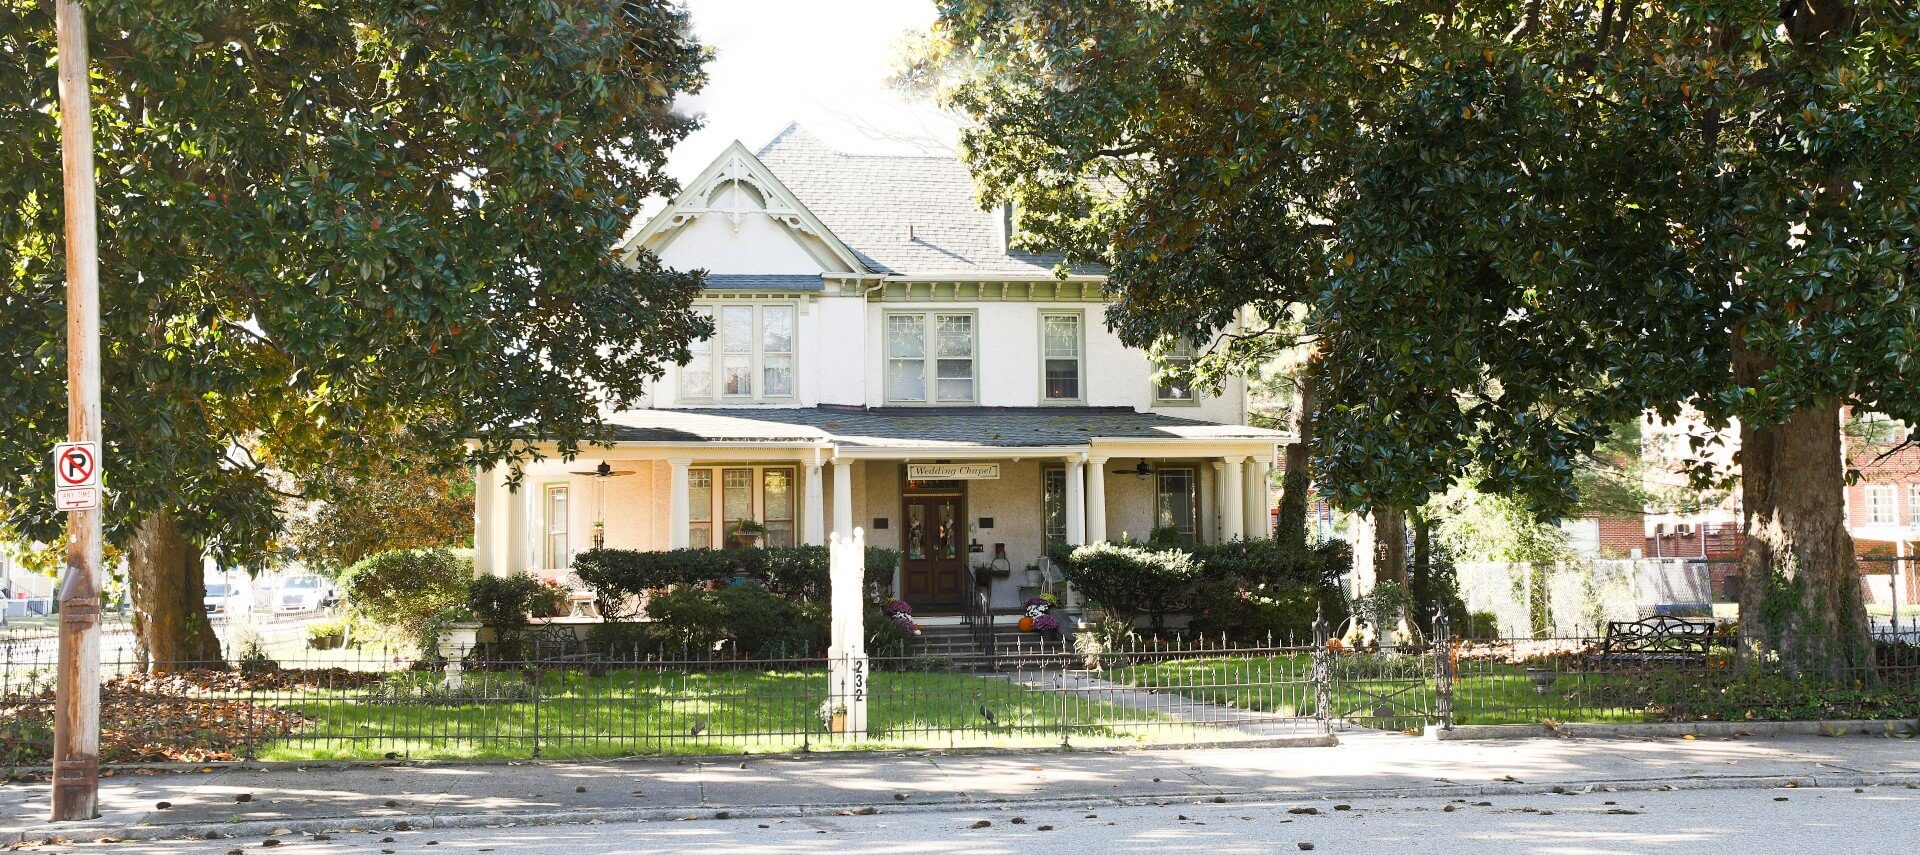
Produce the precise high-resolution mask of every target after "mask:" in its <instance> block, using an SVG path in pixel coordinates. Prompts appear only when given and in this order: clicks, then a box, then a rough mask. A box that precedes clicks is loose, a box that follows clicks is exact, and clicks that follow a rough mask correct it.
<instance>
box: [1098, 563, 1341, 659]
mask: <svg viewBox="0 0 1920 855" xmlns="http://www.w3.org/2000/svg"><path fill="white" fill-rule="evenodd" d="M1061 558H1062V559H1063V561H1062V566H1063V568H1064V570H1065V574H1066V577H1067V579H1068V581H1070V582H1072V583H1073V584H1074V586H1075V587H1076V588H1079V589H1080V592H1081V593H1082V594H1085V595H1086V597H1087V598H1088V599H1089V600H1092V601H1093V602H1094V603H1096V604H1098V605H1099V606H1101V607H1102V608H1105V609H1107V610H1108V611H1111V612H1114V613H1115V614H1117V615H1118V616H1120V617H1122V618H1124V619H1126V620H1128V621H1133V620H1136V619H1138V618H1140V617H1146V618H1147V619H1148V620H1149V622H1150V624H1151V625H1152V626H1153V627H1154V628H1155V629H1161V628H1164V626H1165V619H1166V616H1167V615H1168V614H1171V613H1176V612H1185V613H1190V614H1191V615H1192V616H1193V621H1192V623H1191V624H1190V627H1191V628H1192V629H1194V630H1195V631H1198V632H1205V633H1209V634H1211V633H1220V634H1224V635H1229V636H1234V637H1237V638H1240V639H1245V640H1252V639H1261V638H1274V639H1287V638H1294V639H1304V638H1307V637H1310V634H1311V632H1312V626H1313V620H1314V616H1315V615H1316V614H1319V615H1321V616H1324V617H1325V618H1326V620H1327V622H1328V624H1329V625H1330V626H1337V625H1339V623H1340V622H1341V621H1343V620H1345V618H1346V601H1345V598H1344V597H1342V596H1341V595H1340V591H1339V580H1340V577H1341V576H1342V575H1344V574H1345V573H1346V572H1347V571H1348V569H1349V568H1350V567H1351V566H1352V564H1353V554H1352V551H1351V549H1350V548H1349V547H1348V546H1347V544H1345V543H1343V542H1339V541H1333V542H1329V543H1325V544H1321V545H1318V546H1312V547H1288V546H1283V545H1281V544H1279V543H1277V542H1275V541H1270V540H1251V541H1233V542H1230V543H1224V544H1210V545H1190V546H1164V548H1163V545H1162V544H1157V543H1155V544H1142V543H1132V542H1123V543H1095V544H1090V545H1087V546H1082V547H1079V548H1077V549H1073V550H1071V551H1070V552H1065V553H1064V554H1063V555H1062V556H1061Z"/></svg>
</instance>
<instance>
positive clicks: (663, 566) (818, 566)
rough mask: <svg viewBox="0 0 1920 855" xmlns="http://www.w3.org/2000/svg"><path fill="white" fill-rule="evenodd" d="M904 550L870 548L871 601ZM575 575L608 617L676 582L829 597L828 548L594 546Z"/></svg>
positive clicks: (578, 561) (629, 613) (579, 560)
mask: <svg viewBox="0 0 1920 855" xmlns="http://www.w3.org/2000/svg"><path fill="white" fill-rule="evenodd" d="M899 563H900V553H898V552H895V551H894V550H891V549H882V548H879V547H869V548H868V549H867V555H866V573H865V577H866V586H867V595H868V599H877V598H878V597H879V596H880V594H881V592H882V591H884V590H885V589H886V588H888V587H890V586H891V584H892V582H893V571H894V568H895V567H897V566H899ZM573 573H574V575H576V576H578V577H580V581H581V582H583V583H585V584H586V585H587V586H588V587H591V588H593V590H594V592H595V593H597V594H598V595H599V596H600V610H601V613H602V614H604V615H606V616H607V618H608V619H609V620H622V619H626V618H631V617H633V616H634V612H633V604H634V603H638V602H641V601H642V600H644V599H645V595H646V594H649V593H652V592H655V591H661V590H664V589H667V588H671V587H674V586H676V585H680V586H685V585H712V584H720V583H732V582H738V581H742V580H752V581H755V582H759V583H761V584H762V585H763V586H764V587H765V588H766V589H768V590H770V591H773V592H776V593H779V594H783V595H786V596H789V597H793V598H796V599H799V600H805V601H821V602H824V601H825V600H826V599H827V598H828V590H827V589H828V587H829V584H828V550H827V547H824V546H783V547H773V548H765V549H763V548H751V549H673V550H667V551H663V552H640V551H636V550H629V549H593V550H588V551H586V552H582V553H580V554H579V555H578V556H576V557H575V558H574V559H573Z"/></svg>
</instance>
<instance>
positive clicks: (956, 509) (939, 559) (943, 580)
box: [900, 496, 967, 612]
mask: <svg viewBox="0 0 1920 855" xmlns="http://www.w3.org/2000/svg"><path fill="white" fill-rule="evenodd" d="M964 513H965V512H964V511H963V510H962V508H961V497H959V496H908V497H906V509H905V517H906V519H905V525H904V526H903V527H902V529H901V532H900V552H901V556H900V575H901V583H902V587H903V588H905V591H904V592H903V593H904V597H903V599H905V600H906V601H907V602H909V603H911V604H913V607H914V608H915V609H916V610H919V611H921V612H930V611H960V610H961V609H963V608H964V607H965V605H966V590H965V589H966V561H967V539H966V538H967V535H966V528H967V527H966V517H965V516H964Z"/></svg>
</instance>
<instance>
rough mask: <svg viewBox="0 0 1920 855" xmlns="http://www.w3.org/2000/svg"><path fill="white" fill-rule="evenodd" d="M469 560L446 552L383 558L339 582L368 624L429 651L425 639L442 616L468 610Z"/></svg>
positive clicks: (399, 553)
mask: <svg viewBox="0 0 1920 855" xmlns="http://www.w3.org/2000/svg"><path fill="white" fill-rule="evenodd" d="M471 581H473V554H472V553H471V552H467V551H455V550H451V549H407V550H394V551H391V552H382V553H379V554H377V555H373V556H369V557H367V558H364V559H361V560H360V562H359V563H357V564H355V565H353V566H352V567H349V568H347V572H346V574H345V577H344V582H345V584H346V588H347V595H348V597H349V598H350V599H351V600H352V602H353V608H354V609H355V610H356V611H358V612H359V613H360V614H362V615H365V616H366V617H367V619H368V620H371V621H373V622H374V623H376V624H379V625H380V626H381V627H383V628H385V629H387V630H389V631H392V632H394V633H397V634H401V635H405V636H407V637H409V638H413V639H415V640H416V641H417V642H419V644H420V649H421V650H422V651H431V650H432V649H433V646H434V639H433V637H432V636H430V635H428V633H429V632H432V631H433V627H435V626H437V625H438V624H439V623H440V622H441V621H440V620H439V619H440V618H441V617H442V616H443V615H444V614H445V613H447V612H449V611H452V610H455V609H459V608H462V607H464V606H465V605H466V604H467V584H468V583H469V582H471Z"/></svg>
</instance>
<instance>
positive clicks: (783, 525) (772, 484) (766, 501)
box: [760, 469, 794, 546]
mask: <svg viewBox="0 0 1920 855" xmlns="http://www.w3.org/2000/svg"><path fill="white" fill-rule="evenodd" d="M760 507H761V509H762V511H763V513H762V516H763V519H761V522H762V523H764V524H765V525H766V527H767V535H766V538H765V543H766V545H768V546H792V545H793V518H794V513H793V508H794V501H793V470H792V469H766V470H762V471H761V473H760Z"/></svg>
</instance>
